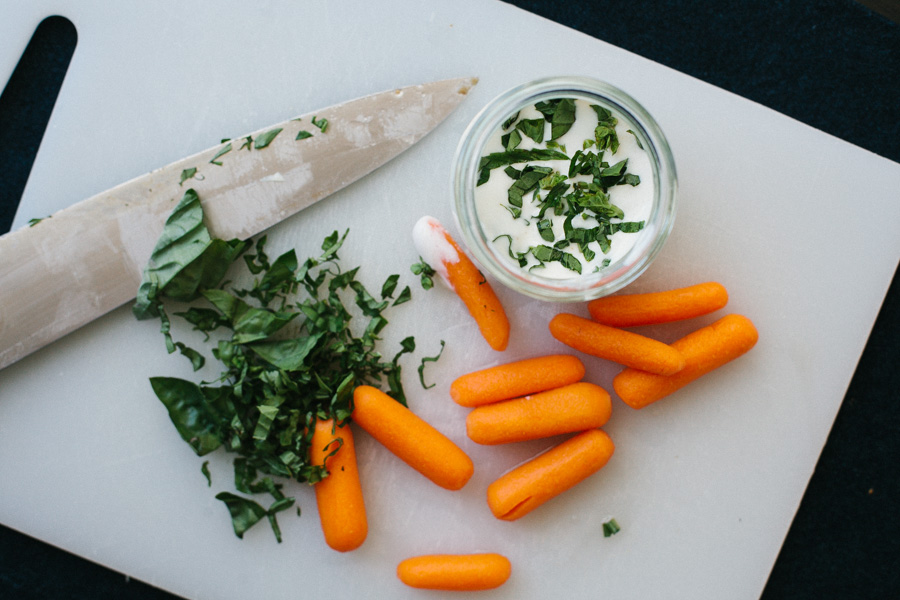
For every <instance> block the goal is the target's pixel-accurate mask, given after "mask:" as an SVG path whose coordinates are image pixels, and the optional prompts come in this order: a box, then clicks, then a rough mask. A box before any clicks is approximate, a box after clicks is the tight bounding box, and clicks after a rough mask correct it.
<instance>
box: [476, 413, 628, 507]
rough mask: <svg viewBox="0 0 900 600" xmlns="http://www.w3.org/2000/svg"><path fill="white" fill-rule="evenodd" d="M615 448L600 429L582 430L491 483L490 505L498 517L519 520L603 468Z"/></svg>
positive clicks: (488, 498)
mask: <svg viewBox="0 0 900 600" xmlns="http://www.w3.org/2000/svg"><path fill="white" fill-rule="evenodd" d="M614 449H615V446H614V445H613V443H612V440H611V439H609V436H608V435H606V433H605V432H603V431H601V430H600V429H589V430H587V431H584V432H582V433H579V434H578V435H576V436H574V437H572V438H569V439H568V440H566V441H564V442H562V443H561V444H559V445H558V446H555V447H553V448H551V449H550V450H548V451H546V452H544V453H542V454H539V455H537V456H536V457H535V458H533V459H531V460H530V461H528V462H526V463H525V464H523V465H521V466H519V467H516V468H515V469H513V470H512V471H510V472H508V473H506V474H505V475H503V476H502V477H500V478H499V479H497V480H496V481H494V482H493V483H492V484H491V485H489V486H488V489H487V502H488V506H489V507H490V508H491V512H492V513H494V516H495V517H497V518H498V519H502V520H504V521H515V520H516V519H518V518H520V517H522V516H524V515H526V514H528V513H530V512H531V511H532V510H534V509H535V508H537V507H538V506H540V505H541V504H543V503H544V502H546V501H548V500H550V499H551V498H554V497H556V496H558V495H559V494H561V493H563V492H564V491H566V490H568V489H569V488H571V487H573V486H574V485H576V484H578V483H580V482H581V481H583V480H585V479H587V478H588V477H589V476H591V475H593V474H594V473H596V472H597V471H599V470H600V469H601V468H603V465H605V464H606V463H607V461H609V458H610V457H611V456H612V453H613V450H614Z"/></svg>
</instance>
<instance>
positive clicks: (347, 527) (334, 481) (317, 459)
mask: <svg viewBox="0 0 900 600" xmlns="http://www.w3.org/2000/svg"><path fill="white" fill-rule="evenodd" d="M338 439H340V440H341V441H338ZM332 453H334V454H332ZM309 454H310V463H311V464H314V465H321V464H324V465H325V468H326V469H328V477H326V478H325V479H323V480H321V481H319V482H317V483H316V484H315V492H316V505H317V506H318V508H319V521H320V522H321V524H322V533H323V534H325V543H327V544H328V545H329V546H330V547H331V548H333V549H334V550H337V551H339V552H347V551H349V550H355V549H356V548H359V546H361V545H362V543H363V542H364V541H365V539H366V535H367V534H368V532H369V525H368V521H367V519H366V506H365V503H364V502H363V494H362V486H361V485H360V482H359V470H358V469H357V465H356V447H355V446H354V444H353V433H352V432H351V431H350V424H349V423H348V424H346V425H344V426H343V427H341V428H340V429H336V428H335V427H334V421H333V420H332V419H319V420H318V421H316V426H315V429H314V430H313V437H312V443H311V445H310V452H309ZM329 455H330V456H329Z"/></svg>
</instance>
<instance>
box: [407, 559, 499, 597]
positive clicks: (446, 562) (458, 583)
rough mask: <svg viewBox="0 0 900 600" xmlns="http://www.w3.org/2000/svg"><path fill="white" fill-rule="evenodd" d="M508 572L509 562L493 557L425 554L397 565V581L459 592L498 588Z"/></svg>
mask: <svg viewBox="0 0 900 600" xmlns="http://www.w3.org/2000/svg"><path fill="white" fill-rule="evenodd" d="M511 572H512V565H511V564H510V562H509V559H507V558H506V557H505V556H502V555H500V554H494V553H485V554H427V555H424V556H414V557H412V558H407V559H406V560H404V561H402V562H401V563H400V564H399V565H397V577H399V578H400V581H402V582H403V583H405V584H406V585H408V586H411V587H414V588H421V589H429V590H449V591H458V592H465V591H475V590H490V589H493V588H496V587H500V586H501V585H503V584H504V583H506V580H507V579H509V575H510V573H511Z"/></svg>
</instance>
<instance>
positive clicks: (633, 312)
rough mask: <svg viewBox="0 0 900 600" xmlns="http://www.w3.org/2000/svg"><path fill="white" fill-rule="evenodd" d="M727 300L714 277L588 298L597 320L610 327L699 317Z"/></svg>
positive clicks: (724, 291)
mask: <svg viewBox="0 0 900 600" xmlns="http://www.w3.org/2000/svg"><path fill="white" fill-rule="evenodd" d="M726 304H728V292H727V291H726V290H725V287H724V286H723V285H722V284H720V283H716V282H714V281H708V282H706V283H698V284H697V285H692V286H689V287H684V288H679V289H676V290H666V291H662V292H651V293H647V294H622V295H619V296H607V297H605V298H598V299H596V300H591V301H590V302H588V312H590V313H591V318H592V319H593V320H595V321H597V322H598V323H603V324H604V325H609V326H611V327H635V326H638V325H655V324H657V323H669V322H671V321H680V320H683V319H691V318H693V317H699V316H700V315H705V314H708V313H711V312H714V311H717V310H719V309H720V308H722V307H723V306H725V305H726Z"/></svg>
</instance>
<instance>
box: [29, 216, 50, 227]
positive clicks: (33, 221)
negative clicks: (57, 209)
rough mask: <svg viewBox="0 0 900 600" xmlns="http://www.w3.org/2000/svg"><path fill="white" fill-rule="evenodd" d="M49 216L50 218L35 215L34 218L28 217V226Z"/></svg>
mask: <svg viewBox="0 0 900 600" xmlns="http://www.w3.org/2000/svg"><path fill="white" fill-rule="evenodd" d="M49 218H50V217H35V218H33V219H28V226H29V227H34V226H35V225H37V224H38V223H40V222H41V221H43V220H44V219H49Z"/></svg>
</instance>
